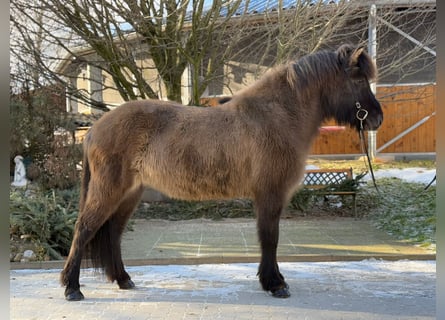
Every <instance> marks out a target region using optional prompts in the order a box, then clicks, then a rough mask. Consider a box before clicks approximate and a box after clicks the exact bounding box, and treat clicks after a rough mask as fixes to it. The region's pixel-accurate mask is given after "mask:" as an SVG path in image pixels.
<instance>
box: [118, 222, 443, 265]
mask: <svg viewBox="0 0 445 320" xmlns="http://www.w3.org/2000/svg"><path fill="white" fill-rule="evenodd" d="M133 229H134V231H130V232H126V233H125V234H124V236H123V240H122V253H123V257H124V259H126V260H137V259H140V260H144V259H146V260H147V261H153V262H155V261H156V260H158V259H167V260H169V259H171V260H170V261H184V260H190V259H191V258H192V260H193V261H194V262H199V261H201V262H207V263H209V262H210V263H212V262H214V263H216V262H250V261H257V260H258V258H259V256H260V249H259V244H258V240H257V233H256V222H255V220H254V219H228V220H224V221H211V220H189V221H176V222H174V221H173V222H172V221H161V220H155V221H153V220H136V221H135V222H134V224H133ZM278 255H279V257H280V259H281V261H314V260H316V261H323V260H328V261H330V260H344V259H346V260H354V259H359V260H361V259H363V258H366V257H374V258H381V257H386V258H388V259H391V257H393V258H400V257H402V256H404V257H405V258H417V259H434V255H433V254H432V252H431V251H428V250H427V249H425V248H420V247H417V246H413V245H409V244H407V243H405V242H402V241H397V240H394V239H393V238H391V237H389V236H388V235H387V234H386V233H385V232H383V231H381V230H377V229H376V228H375V227H373V226H372V225H371V223H370V222H369V221H367V220H356V219H353V218H329V219H304V218H303V219H295V218H294V219H282V220H281V222H280V242H279V245H278ZM167 262H168V261H167Z"/></svg>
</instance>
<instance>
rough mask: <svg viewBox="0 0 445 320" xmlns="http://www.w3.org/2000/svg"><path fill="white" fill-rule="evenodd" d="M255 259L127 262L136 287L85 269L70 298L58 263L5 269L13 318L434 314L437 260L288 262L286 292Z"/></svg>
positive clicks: (348, 318)
mask: <svg viewBox="0 0 445 320" xmlns="http://www.w3.org/2000/svg"><path fill="white" fill-rule="evenodd" d="M257 268H258V264H256V263H243V264H207V265H187V266H185V265H174V266H173V265H164V266H138V267H129V268H128V272H129V273H130V274H131V276H132V279H133V280H134V282H135V284H136V289H134V290H119V289H118V288H117V285H116V284H112V283H107V282H106V281H105V280H104V279H103V277H102V276H100V275H97V274H96V273H95V272H94V271H93V270H92V269H82V271H81V276H80V278H81V284H82V291H83V293H84V294H85V300H83V301H80V302H68V301H66V300H65V299H64V297H63V288H61V286H60V284H59V282H58V279H59V273H60V269H51V270H30V269H26V270H11V271H10V319H14V320H34V319H35V320H42V319H49V320H53V319H64V320H80V319H87V320H92V319H96V320H102V319H103V320H105V319H106V320H109V319H113V320H124V319H125V320H139V319H141V320H142V319H167V320H175V319H228V320H238V319H255V320H258V319H260V320H261V319H274V320H281V319H297V320H298V319H308V320H311V319H313V320H319V319H320V320H321V319H335V320H338V319H345V320H357V319H365V320H396V319H401V320H407V319H420V320H427V319H428V320H432V319H435V305H436V296H435V293H436V287H435V281H436V263H435V261H408V260H403V261H395V262H394V261H393V262H388V261H379V260H374V259H371V260H364V261H359V262H350V261H349V262H291V263H281V264H280V268H281V271H282V273H283V275H284V276H285V277H286V280H287V282H288V283H289V285H290V290H291V294H292V295H291V297H290V298H288V299H277V298H273V297H271V296H269V295H268V294H267V293H265V292H264V291H262V290H261V289H260V285H259V282H258V279H257V277H256V270H257Z"/></svg>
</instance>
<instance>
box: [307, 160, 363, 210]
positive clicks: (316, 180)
mask: <svg viewBox="0 0 445 320" xmlns="http://www.w3.org/2000/svg"><path fill="white" fill-rule="evenodd" d="M353 179H354V177H353V174H352V168H348V169H311V170H306V171H305V174H304V180H303V187H304V188H305V189H308V190H314V191H316V192H317V195H340V196H352V201H353V209H352V210H353V212H354V217H356V218H357V205H356V195H357V191H356V190H355V188H353V187H352V186H353V185H354V184H348V182H349V181H353Z"/></svg>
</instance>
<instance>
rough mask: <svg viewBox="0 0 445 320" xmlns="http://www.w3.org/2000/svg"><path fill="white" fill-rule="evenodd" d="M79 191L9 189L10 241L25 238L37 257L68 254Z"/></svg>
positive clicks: (56, 256) (56, 257) (55, 257)
mask: <svg viewBox="0 0 445 320" xmlns="http://www.w3.org/2000/svg"><path fill="white" fill-rule="evenodd" d="M78 199H79V189H78V188H73V189H71V190H52V191H46V192H41V191H37V190H36V191H33V190H29V189H28V190H23V189H11V191H10V197H9V210H10V222H9V230H10V238H11V239H14V238H15V239H20V237H21V236H26V237H27V238H29V239H30V240H31V241H32V242H33V243H34V244H35V245H36V246H37V247H38V248H40V249H41V250H40V251H39V252H38V258H39V259H40V260H42V259H43V258H44V256H49V257H50V258H51V259H62V258H63V256H66V255H67V254H68V252H69V249H70V245H71V240H72V237H73V231H74V224H75V222H76V219H77V214H78Z"/></svg>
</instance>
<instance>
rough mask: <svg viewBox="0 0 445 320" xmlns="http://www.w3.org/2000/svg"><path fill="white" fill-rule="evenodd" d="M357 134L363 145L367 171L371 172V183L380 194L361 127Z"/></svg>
mask: <svg viewBox="0 0 445 320" xmlns="http://www.w3.org/2000/svg"><path fill="white" fill-rule="evenodd" d="M359 136H360V141H361V145H362V146H363V149H364V152H365V154H366V158H367V159H368V167H369V171H370V172H371V177H372V183H373V184H374V188H375V190H376V191H377V193H378V194H379V195H380V190H379V188H378V187H377V183H376V181H375V176H374V170H373V169H372V164H371V158H370V157H369V152H368V147H367V145H366V142H365V136H364V134H363V129H362V128H361V129H360V131H359Z"/></svg>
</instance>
